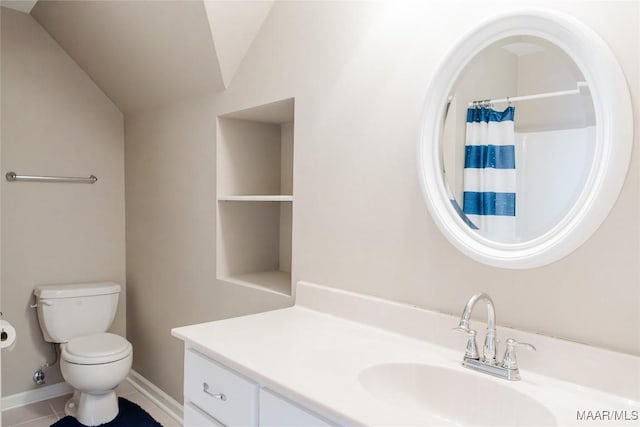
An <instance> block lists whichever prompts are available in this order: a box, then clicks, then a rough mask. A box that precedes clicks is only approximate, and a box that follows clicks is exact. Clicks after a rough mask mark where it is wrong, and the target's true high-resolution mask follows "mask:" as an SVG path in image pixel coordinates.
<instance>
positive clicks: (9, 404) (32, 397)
mask: <svg viewBox="0 0 640 427" xmlns="http://www.w3.org/2000/svg"><path fill="white" fill-rule="evenodd" d="M72 392H73V389H72V388H71V387H70V386H69V384H67V383H65V382H59V383H57V384H51V385H45V386H42V387H38V388H34V389H33V390H28V391H23V392H21V393H16V394H11V395H9V396H5V397H3V398H2V410H3V411H6V410H7V409H13V408H17V407H19V406H24V405H29V404H31V403H36V402H40V401H42V400H49V399H53V398H54V397H58V396H64V395H65V394H69V393H72Z"/></svg>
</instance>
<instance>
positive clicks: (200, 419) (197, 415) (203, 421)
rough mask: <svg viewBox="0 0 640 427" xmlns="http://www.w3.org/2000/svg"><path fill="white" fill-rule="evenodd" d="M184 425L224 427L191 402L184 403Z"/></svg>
mask: <svg viewBox="0 0 640 427" xmlns="http://www.w3.org/2000/svg"><path fill="white" fill-rule="evenodd" d="M184 427H224V426H223V425H222V424H220V423H219V422H217V421H216V420H214V419H213V418H211V417H210V416H208V415H207V414H205V413H204V412H202V411H201V410H200V409H199V408H196V407H195V406H194V405H193V404H192V403H185V405H184Z"/></svg>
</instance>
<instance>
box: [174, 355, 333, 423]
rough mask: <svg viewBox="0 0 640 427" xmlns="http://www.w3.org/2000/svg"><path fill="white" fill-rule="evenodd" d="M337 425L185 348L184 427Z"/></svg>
mask: <svg viewBox="0 0 640 427" xmlns="http://www.w3.org/2000/svg"><path fill="white" fill-rule="evenodd" d="M263 385H264V384H263ZM334 425H336V424H333V423H331V422H330V421H328V420H327V419H325V418H324V417H323V416H322V415H320V414H317V413H314V412H313V411H310V410H308V409H306V408H304V407H303V406H301V405H299V404H297V403H295V402H293V401H291V400H289V399H287V398H286V397H283V396H280V395H278V394H276V393H274V392H273V391H271V390H269V389H267V388H264V387H261V386H260V384H259V383H258V382H257V381H253V380H252V379H250V378H247V377H245V376H243V375H241V374H239V373H237V372H235V371H233V370H232V369H229V368H228V367H226V366H224V365H222V364H220V363H218V362H217V361H215V360H212V359H210V358H208V357H206V356H204V355H203V354H201V353H199V352H197V351H194V350H192V349H189V348H188V349H186V351H185V357H184V427H218V426H265V427H267V426H269V427H286V426H296V427H301V426H304V427H320V426H334Z"/></svg>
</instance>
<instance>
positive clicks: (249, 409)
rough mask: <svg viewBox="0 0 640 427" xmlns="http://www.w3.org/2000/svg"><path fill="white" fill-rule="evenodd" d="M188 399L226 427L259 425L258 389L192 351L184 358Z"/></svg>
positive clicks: (185, 390)
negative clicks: (226, 426)
mask: <svg viewBox="0 0 640 427" xmlns="http://www.w3.org/2000/svg"><path fill="white" fill-rule="evenodd" d="M184 399H185V403H188V402H191V403H193V404H194V405H195V406H196V407H198V408H199V409H201V410H202V411H204V412H205V413H207V414H208V415H210V416H211V417H213V418H215V419H216V420H218V421H219V422H221V423H223V424H224V425H228V426H255V425H257V413H258V407H257V404H258V402H257V400H258V385H257V384H256V383H254V382H252V381H249V380H248V379H247V378H245V377H243V376H241V375H240V374H238V373H237V372H234V371H232V370H230V369H228V368H226V367H224V366H222V365H220V364H219V363H217V362H214V361H213V360H211V359H209V358H208V357H206V356H204V355H202V354H200V353H198V352H196V351H193V350H190V349H189V350H187V351H186V352H185V358H184Z"/></svg>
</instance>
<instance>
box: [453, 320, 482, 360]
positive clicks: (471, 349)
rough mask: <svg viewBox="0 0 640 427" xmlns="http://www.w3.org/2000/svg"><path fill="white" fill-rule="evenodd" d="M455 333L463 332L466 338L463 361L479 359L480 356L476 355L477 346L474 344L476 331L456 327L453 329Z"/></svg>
mask: <svg viewBox="0 0 640 427" xmlns="http://www.w3.org/2000/svg"><path fill="white" fill-rule="evenodd" d="M453 329H454V330H456V331H461V332H464V333H465V334H466V335H467V337H468V340H467V349H466V351H465V353H464V357H465V359H475V360H478V359H480V355H479V354H478V344H477V343H476V331H475V330H473V329H469V328H464V327H460V326H458V327H457V328H453Z"/></svg>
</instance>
